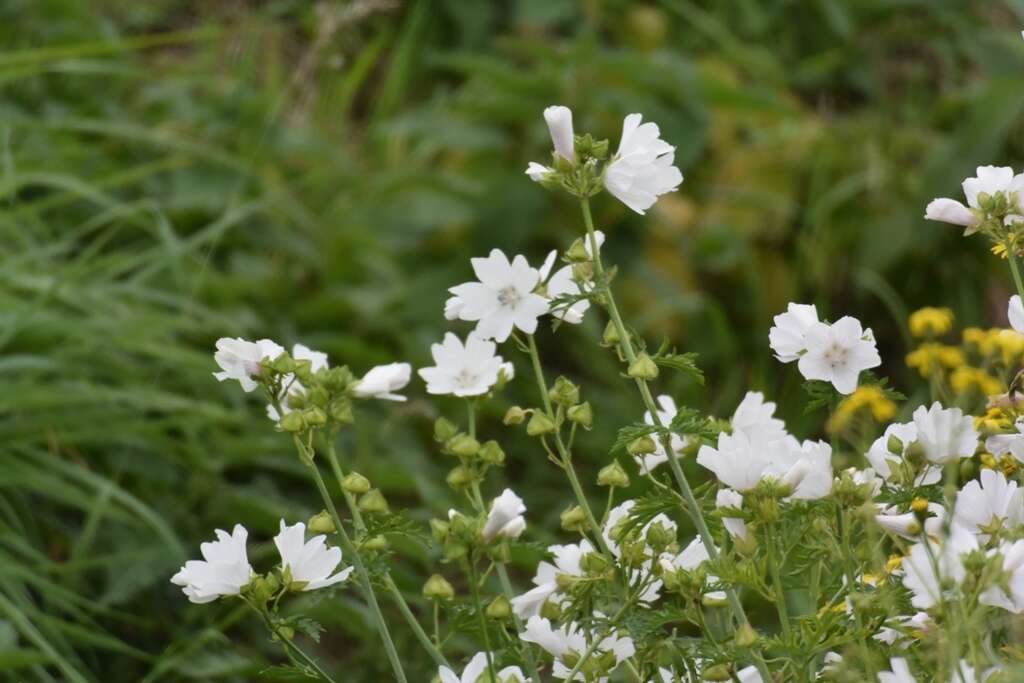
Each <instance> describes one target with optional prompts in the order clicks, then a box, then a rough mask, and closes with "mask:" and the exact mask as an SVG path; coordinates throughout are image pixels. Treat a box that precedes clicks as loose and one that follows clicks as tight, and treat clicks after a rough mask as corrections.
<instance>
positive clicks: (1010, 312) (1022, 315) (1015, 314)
mask: <svg viewBox="0 0 1024 683" xmlns="http://www.w3.org/2000/svg"><path fill="white" fill-rule="evenodd" d="M1006 317H1007V319H1008V320H1009V321H1010V327H1012V328H1013V329H1014V331H1015V332H1020V333H1021V334H1024V303H1022V302H1021V300H1020V295H1019V294H1014V295H1013V296H1011V297H1010V303H1009V305H1008V306H1007V309H1006Z"/></svg>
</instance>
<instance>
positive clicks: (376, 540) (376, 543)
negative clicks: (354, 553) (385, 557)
mask: <svg viewBox="0 0 1024 683" xmlns="http://www.w3.org/2000/svg"><path fill="white" fill-rule="evenodd" d="M387 547H388V539H386V538H384V536H382V535H380V534H378V535H376V536H371V537H370V538H368V539H366V540H365V541H363V542H362V544H360V548H362V549H364V550H372V551H375V552H378V551H381V550H387Z"/></svg>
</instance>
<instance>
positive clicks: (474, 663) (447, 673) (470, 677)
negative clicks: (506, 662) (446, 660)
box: [437, 652, 528, 683]
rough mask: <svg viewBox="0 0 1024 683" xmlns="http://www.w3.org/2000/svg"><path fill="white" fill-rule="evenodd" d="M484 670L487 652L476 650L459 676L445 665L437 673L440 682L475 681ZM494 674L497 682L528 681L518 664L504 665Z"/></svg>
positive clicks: (468, 682) (522, 682) (474, 682)
mask: <svg viewBox="0 0 1024 683" xmlns="http://www.w3.org/2000/svg"><path fill="white" fill-rule="evenodd" d="M485 671H487V653H486V652H477V653H476V654H475V655H474V656H473V659H471V660H469V663H468V664H466V668H465V669H463V670H462V677H461V678H460V677H459V675H458V674H456V673H455V672H454V671H452V670H451V669H449V668H448V667H447V666H442V667H440V668H439V669H438V670H437V675H438V676H439V677H440V678H441V683H477V681H480V680H483V679H482V678H481V677H482V676H483V675H484V672H485ZM495 674H496V675H497V677H498V683H512V681H517V682H518V683H528V681H527V679H526V677H525V676H523V672H522V670H521V669H520V668H519V667H518V666H506V667H505V668H504V669H502V670H501V671H496V672H495Z"/></svg>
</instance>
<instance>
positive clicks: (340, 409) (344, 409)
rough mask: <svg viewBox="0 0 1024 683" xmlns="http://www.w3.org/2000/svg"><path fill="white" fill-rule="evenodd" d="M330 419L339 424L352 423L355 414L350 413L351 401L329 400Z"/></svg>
mask: <svg viewBox="0 0 1024 683" xmlns="http://www.w3.org/2000/svg"><path fill="white" fill-rule="evenodd" d="M330 410H331V419H332V420H334V421H335V422H337V423H339V424H352V423H353V422H355V419H356V418H355V415H353V414H352V402H351V401H349V400H348V399H340V400H337V401H332V402H331V407H330Z"/></svg>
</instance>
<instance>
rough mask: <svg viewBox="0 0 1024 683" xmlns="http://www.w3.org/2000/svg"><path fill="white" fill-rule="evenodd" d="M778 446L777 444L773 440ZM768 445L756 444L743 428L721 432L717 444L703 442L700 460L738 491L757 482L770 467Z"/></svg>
mask: <svg viewBox="0 0 1024 683" xmlns="http://www.w3.org/2000/svg"><path fill="white" fill-rule="evenodd" d="M772 446H773V447H776V446H775V444H774V443H773V444H772ZM767 451H768V446H767V445H763V446H762V445H760V444H759V445H758V446H757V447H755V446H754V444H752V443H751V442H750V437H748V436H747V435H746V434H744V433H743V432H736V433H735V434H726V433H725V432H722V433H721V434H719V435H718V444H717V447H711V446H708V445H707V444H705V445H702V446H701V447H700V450H699V451H698V452H697V464H698V465H700V466H702V467H705V468H707V469H709V470H711V471H712V472H714V474H715V477H717V479H718V481H720V482H722V483H723V484H725V485H726V486H728V487H730V488H734V489H736V490H737V491H749V490H750V489H752V488H754V487H755V486H757V483H758V482H759V481H761V477H762V476H763V475H764V473H765V471H766V470H767V469H768V463H769V459H768V452H767Z"/></svg>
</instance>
